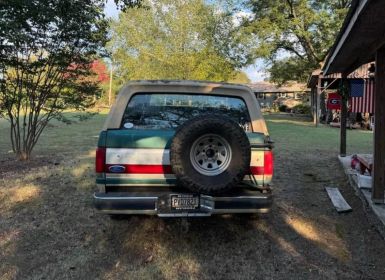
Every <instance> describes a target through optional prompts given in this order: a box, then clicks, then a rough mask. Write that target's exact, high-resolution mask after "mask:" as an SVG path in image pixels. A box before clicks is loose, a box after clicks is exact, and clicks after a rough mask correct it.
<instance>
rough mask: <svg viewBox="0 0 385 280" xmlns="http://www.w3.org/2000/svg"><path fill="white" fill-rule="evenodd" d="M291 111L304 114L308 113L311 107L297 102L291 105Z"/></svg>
mask: <svg viewBox="0 0 385 280" xmlns="http://www.w3.org/2000/svg"><path fill="white" fill-rule="evenodd" d="M293 113H295V114H304V115H310V114H311V109H310V106H309V105H305V104H298V105H295V106H294V107H293Z"/></svg>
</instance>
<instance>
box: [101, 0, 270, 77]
mask: <svg viewBox="0 0 385 280" xmlns="http://www.w3.org/2000/svg"><path fill="white" fill-rule="evenodd" d="M104 12H105V14H106V15H107V16H108V17H113V18H117V17H118V14H119V11H118V9H117V8H116V5H115V3H114V1H113V0H108V1H107V4H106V7H105V9H104ZM242 71H244V72H245V73H246V74H247V76H248V77H249V79H250V80H251V81H252V82H260V81H263V80H264V79H265V78H266V77H267V73H266V72H265V71H264V70H263V61H262V60H257V61H256V62H255V63H254V64H253V65H250V66H248V67H246V68H243V69H242Z"/></svg>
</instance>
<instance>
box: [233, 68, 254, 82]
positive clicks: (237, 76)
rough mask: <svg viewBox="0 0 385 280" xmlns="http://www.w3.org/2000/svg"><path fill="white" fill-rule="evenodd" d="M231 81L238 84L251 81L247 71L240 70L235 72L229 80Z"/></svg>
mask: <svg viewBox="0 0 385 280" xmlns="http://www.w3.org/2000/svg"><path fill="white" fill-rule="evenodd" d="M229 82H230V83H237V84H249V83H250V82H251V81H250V79H249V77H248V76H247V74H246V73H245V72H243V71H238V72H234V76H233V78H231V79H230V80H229Z"/></svg>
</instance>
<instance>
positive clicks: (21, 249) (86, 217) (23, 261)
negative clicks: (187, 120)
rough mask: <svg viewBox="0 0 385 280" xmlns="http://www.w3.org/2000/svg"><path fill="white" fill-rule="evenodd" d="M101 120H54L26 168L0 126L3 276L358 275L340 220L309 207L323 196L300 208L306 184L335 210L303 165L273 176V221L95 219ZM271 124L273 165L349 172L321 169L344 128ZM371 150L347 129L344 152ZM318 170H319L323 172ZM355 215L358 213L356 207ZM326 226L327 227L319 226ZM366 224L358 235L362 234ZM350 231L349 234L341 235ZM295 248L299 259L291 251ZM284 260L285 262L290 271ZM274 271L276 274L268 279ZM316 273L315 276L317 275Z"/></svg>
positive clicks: (289, 120)
mask: <svg viewBox="0 0 385 280" xmlns="http://www.w3.org/2000/svg"><path fill="white" fill-rule="evenodd" d="M68 115H69V116H70V117H71V115H70V114H68ZM105 118H106V114H105V113H101V114H99V115H96V116H94V117H93V118H91V119H89V120H86V121H81V122H76V123H74V124H72V125H65V124H63V123H59V122H52V123H51V124H50V126H49V127H48V128H47V129H46V130H45V131H44V133H43V134H42V136H41V139H40V141H39V143H38V145H37V146H36V148H35V150H34V154H33V159H32V160H31V162H29V163H21V162H17V161H15V160H14V157H13V154H12V153H11V152H10V150H11V146H10V143H9V136H8V135H9V131H8V124H7V123H6V122H5V121H4V120H0V275H2V276H0V278H1V279H15V278H17V279H43V278H45V279H63V278H66V279H69V278H72V279H178V278H179V279H205V278H206V279H207V278H217V279H225V278H226V279H237V278H245V279H251V278H256V277H255V275H265V276H266V277H267V278H271V279H273V278H274V275H278V276H279V275H281V276H282V277H281V278H280V277H277V278H278V279H290V278H291V279H299V278H301V277H304V278H301V279H322V278H328V276H330V275H332V274H328V273H335V271H340V272H341V271H342V272H343V273H345V271H346V273H348V274H347V275H350V274H349V273H358V272H356V270H357V269H356V267H357V262H358V261H360V262H361V261H362V260H358V261H357V262H356V263H351V264H349V267H348V268H346V265H345V264H341V265H340V266H338V261H337V262H335V261H334V260H335V259H334V257H333V254H334V252H337V253H335V254H334V255H337V256H340V255H342V257H341V259H342V261H346V260H347V259H348V257H347V256H349V254H348V253H345V251H346V252H348V249H351V248H350V247H348V249H344V251H343V254H342V253H340V252H339V251H337V249H336V248H339V246H342V245H343V244H344V243H343V242H345V241H344V240H342V239H341V238H339V237H338V236H337V235H335V234H333V231H330V228H329V227H334V222H333V220H332V218H330V217H334V216H333V215H334V211H333V209H330V211H329V212H322V211H324V208H325V207H321V206H320V207H313V206H312V205H315V204H314V203H317V204H318V203H321V202H320V201H321V200H320V199H318V198H317V199H318V200H319V201H315V202H313V204H312V205H310V204H309V205H308V206H307V207H310V208H306V209H302V208H300V207H302V205H303V204H302V201H303V200H302V199H303V198H301V197H299V195H298V193H297V192H296V190H297V186H302V185H303V186H307V187H308V189H307V192H308V197H307V198H306V199H308V200H312V199H313V197H314V195H318V196H320V197H321V198H322V199H324V200H323V201H324V203H325V205H327V206H328V207H329V206H330V203H329V201H328V200H327V198H326V197H324V193H323V192H322V186H321V185H320V186H318V185H317V184H322V181H317V180H318V177H317V176H318V175H317V176H313V177H311V178H310V177H308V176H307V175H306V174H305V175H306V176H305V175H303V174H302V173H303V172H304V171H303V170H302V169H301V168H302V167H301V166H300V167H299V168H300V170H299V171H295V172H298V174H286V173H288V172H291V171H290V170H289V171H288V169H287V168H286V167H285V166H284V165H283V164H280V165H279V166H277V169H278V171H277V173H279V174H277V176H276V177H275V178H276V180H277V185H280V189H281V190H280V191H278V192H277V196H278V199H277V201H278V202H277V204H275V205H277V206H274V207H275V209H274V212H275V214H274V216H272V218H271V219H270V220H257V221H255V220H254V221H253V220H249V219H248V218H242V217H235V218H229V217H226V216H225V217H216V218H214V217H212V218H209V219H201V220H199V219H197V220H194V221H192V222H186V220H183V219H182V220H179V219H175V220H172V221H170V220H163V219H159V218H157V217H148V218H138V217H132V219H128V220H126V221H111V220H110V219H108V218H107V217H105V216H103V215H99V214H97V213H96V212H95V211H94V209H93V208H92V193H93V191H94V190H95V183H94V182H95V179H94V151H95V145H96V142H97V135H98V133H99V131H100V129H101V128H102V125H103V122H104V120H105ZM266 119H267V124H268V127H269V130H270V134H271V136H272V139H273V140H275V143H276V144H275V146H276V149H275V153H276V155H277V160H276V161H278V160H279V159H282V161H280V162H285V163H286V162H288V161H290V158H292V157H293V156H296V155H298V156H303V158H304V159H301V158H297V159H296V160H297V163H301V164H303V165H305V168H306V163H305V164H304V163H303V161H306V159H309V158H311V159H313V158H317V156H313V157H306V156H304V154H305V155H306V154H310V153H315V155H319V157H325V155H328V157H330V159H329V158H326V159H325V158H324V159H323V162H322V161H321V162H320V164H319V165H320V166H321V167H320V169H322V170H323V169H325V171H322V172H325V173H326V174H327V175H330V174H331V176H343V175H338V174H337V175H336V174H334V173H338V171H335V172H334V173H333V172H330V170H329V171H328V170H326V168H325V162H328V161H330V160H331V159H333V158H335V156H336V155H337V154H338V146H339V142H338V134H339V130H338V129H335V128H329V127H326V126H321V127H319V128H314V127H313V126H312V123H311V122H310V121H309V120H307V119H303V118H294V117H290V116H287V115H285V116H282V115H267V116H266ZM371 147H372V133H371V132H368V131H358V130H353V131H348V153H358V152H360V153H367V152H370V151H371ZM334 155H335V156H334ZM335 161H336V160H335ZM309 164H310V163H309ZM333 164H334V165H332V167H330V168H332V169H333V170H337V169H338V168H336V166H338V165H337V163H336V162H334V163H333ZM285 172H286V173H285ZM307 172H308V171H307ZM312 172H318V167H317V169H315V171H312ZM321 175H322V174H321ZM293 176H296V177H297V181H296V182H299V183H298V184H297V183H296V182H294V183H296V185H295V186H294V185H293V186H292V187H291V186H290V184H294V183H293V182H291V181H292V180H291V179H292V178H293ZM287 178H290V179H287ZM309 178H310V179H311V180H313V181H314V182H313V183H312V182H310V181H309V180H310V179H309ZM314 178H315V179H314ZM319 178H321V177H319ZM323 178H324V177H322V180H324V179H323ZM300 180H303V182H307V183H306V184H305V183H301V182H302V181H300ZM306 180H307V181H306ZM330 180H333V179H330ZM301 184H302V185H301ZM311 184H316V185H315V187H313V185H311ZM284 189H287V191H288V192H289V190H290V191H291V190H293V191H291V193H292V194H291V196H290V197H291V198H292V202H290V203H289V202H287V201H285V200H284V199H287V195H286V194H285V191H284ZM279 197H281V198H279ZM298 197H299V198H298ZM296 200H298V203H297V202H295V201H296ZM358 203H359V202H358ZM295 207H297V208H295ZM287 209H290V211H293V213H294V212H295V211H297V212H296V213H297V214H296V215H298V216H299V215H303V213H306V214H308V215H313V214H312V213H316V214H317V215H316V216H314V217H313V218H311V217H310V218H308V217H306V218H307V219H306V224H305V225H303V224H299V227H298V224H296V223H297V222H298V221H297V220H290V219H289V216H287ZM326 209H329V208H327V207H326ZM356 209H357V208H356ZM315 211H320V213H318V212H315ZM325 213H326V214H327V215H329V216H330V217H329V216H325V215H326V214H325ZM354 214H355V215H361V214H362V213H361V214H360V212H359V210H357V211H356V210H355V212H354ZM291 217H295V216H291ZM312 219H314V220H315V221H316V222H314V221H313V220H312ZM323 220H325V222H324V223H321V222H319V221H323ZM301 221H302V220H301ZM350 224H351V221H350V217H346V222H345V223H344V224H343V225H344V226H345V225H346V227H349V225H350ZM309 226H311V227H310V229H311V231H310V233H311V234H310V235H309V233H308V232H307V230H308V227H309ZM293 228H294V229H296V231H293V230H292V229H293ZM363 228H364V229H363V230H362V231H357V234H361V233H362V232H363V231H366V227H364V226H363ZM322 230H328V231H329V232H331V233H330V234H331V235H332V237H331V238H332V245H333V246H329V245H328V244H327V243H323V239H322V240H321V239H320V240H321V241H322V242H321V241H319V242H318V241H314V240H318V237H317V236H318V235H317V234H319V235H321V232H322ZM349 230H350V228H347V229H346V228H344V232H345V231H349ZM306 234H307V235H306ZM323 234H324V233H322V235H323ZM304 236H305V237H304ZM309 236H310V237H309ZM326 240H328V239H326ZM333 240H336V241H335V243H333V242H334V241H333ZM355 243H357V242H356V241H354V242H353V241H352V242H351V244H355ZM303 244H305V245H306V247H303V246H305V245H303ZM341 244H342V245H341ZM349 244H350V243H349ZM368 244H370V243H368ZM373 244H375V243H373ZM294 245H296V246H297V249H298V250H299V252H303V253H296V252H294V251H295V250H294V249H293V248H294V247H293V246H294ZM212 246H214V247H213V248H214V249H213V250H211V249H210V248H211V247H212ZM290 246H292V247H290ZM301 246H302V247H301ZM352 246H355V245H352ZM288 248H289V249H288ZM325 248H326V249H325ZM293 250H294V251H293ZM357 250H361V249H357ZM362 251H365V252H371V249H365V250H361V251H359V252H362ZM293 252H294V253H293ZM306 252H309V256H308V257H307V258H308V259H307V260H305V261H304V260H303V258H302V254H304V255H306ZM325 252H326V253H325ZM356 253H357V252H356ZM357 255H361V253H357ZM313 256H314V259H313ZM330 256H332V257H330ZM266 258H270V259H266ZM363 258H365V256H363ZM377 259H378V260H380V258H378V257H373V260H374V261H375V260H377ZM365 261H366V259H365ZM280 263H285V265H284V267H282V266H280V265H279V264H280ZM331 263H334V264H336V265H337V266H336V267H333V266H332V265H331ZM334 264H333V265H334ZM378 267H380V266H378ZM345 268H346V269H345ZM353 270H354V272H352V271H353ZM311 271H313V272H311ZM342 272H341V273H342ZM272 273H275V274H274V275H273V276H271V275H272ZM312 273H316V276H319V278H317V277H315V278H313V277H312V276H314V275H313V274H312ZM269 275H270V276H269ZM297 276H298V277H297ZM300 276H301V277H300ZM354 276H357V274H354ZM342 278H343V277H342ZM275 279H276V278H275Z"/></svg>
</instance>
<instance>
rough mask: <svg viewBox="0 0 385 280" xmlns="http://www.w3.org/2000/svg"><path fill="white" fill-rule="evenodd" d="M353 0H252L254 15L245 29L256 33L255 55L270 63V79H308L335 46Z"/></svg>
mask: <svg viewBox="0 0 385 280" xmlns="http://www.w3.org/2000/svg"><path fill="white" fill-rule="evenodd" d="M350 2H351V0H284V1H283V0H249V1H247V6H248V7H249V8H250V9H251V10H252V12H253V17H252V19H250V20H245V22H244V26H245V30H247V32H248V33H249V34H253V35H255V36H256V37H257V38H258V39H257V45H258V48H257V51H256V52H255V56H256V57H259V58H265V59H266V60H267V61H268V62H269V63H270V65H271V67H270V69H269V70H270V74H271V80H273V81H275V82H278V83H284V82H286V81H288V80H297V81H305V80H306V77H307V75H308V74H309V73H310V72H311V71H312V70H314V69H316V68H319V67H320V63H322V62H323V61H324V59H325V56H326V55H327V53H328V50H329V48H330V47H331V46H332V44H333V42H334V40H335V37H336V35H337V33H338V32H339V29H340V27H341V24H342V21H343V19H344V17H345V15H346V12H347V10H348V8H349V6H350Z"/></svg>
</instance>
